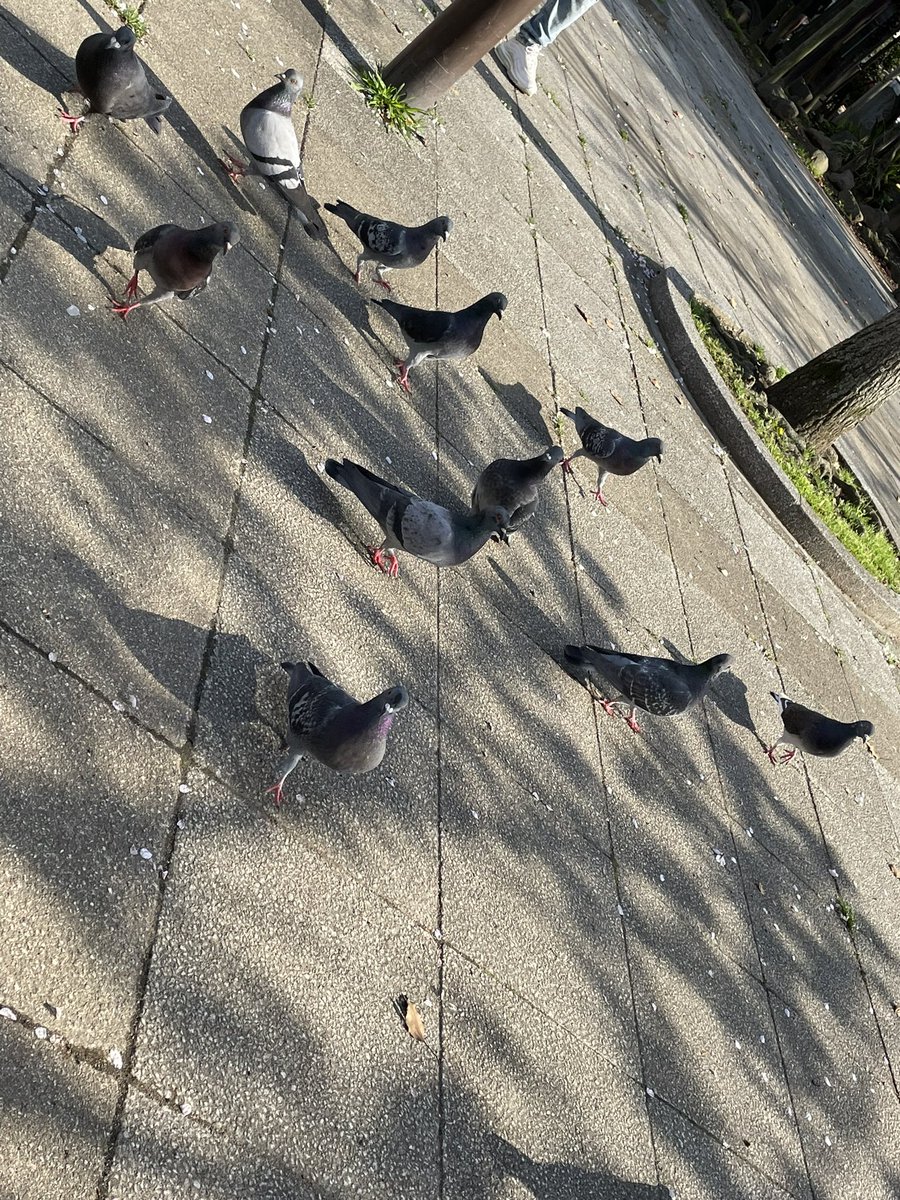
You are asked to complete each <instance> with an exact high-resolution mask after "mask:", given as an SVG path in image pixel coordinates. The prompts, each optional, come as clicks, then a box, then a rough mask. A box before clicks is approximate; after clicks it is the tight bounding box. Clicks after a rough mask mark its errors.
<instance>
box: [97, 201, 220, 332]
mask: <svg viewBox="0 0 900 1200" xmlns="http://www.w3.org/2000/svg"><path fill="white" fill-rule="evenodd" d="M237 240H238V231H237V226H236V225H233V224H232V223H231V221H217V222H216V224H215V225H201V226H200V228H199V229H183V228H182V227H181V226H180V225H157V226H156V228H155V229H150V230H148V231H147V232H146V233H142V234H141V236H140V237H139V238H138V240H137V241H136V242H135V243H134V274H133V275H132V277H131V278H130V279H129V281H128V286H127V287H126V289H125V297H126V298H125V299H124V300H123V301H122V302H121V303H120V304H114V305H113V312H115V313H118V314H119V316H120V317H121V318H122V320H123V321H124V320H125V318H126V317H127V316H128V314H129V313H130V312H132V311H133V310H134V309H136V308H142V307H143V306H144V305H145V304H162V302H163V301H165V300H171V299H172V297H173V296H177V297H178V299H179V300H187V299H189V298H190V297H191V296H196V294H197V293H198V292H202V291H203V289H204V288H205V287H206V285H207V283H208V282H209V276H210V272H211V271H212V265H213V260H214V259H215V257H216V255H217V254H218V253H219V252H220V251H221V252H222V254H227V253H228V251H229V250H230V249H231V247H232V246H233V245H235V243H236V242H237ZM141 271H146V272H147V274H148V275H149V276H150V277H151V278H152V280H153V282H154V283H155V284H156V287H155V288H154V290H153V291H152V292H151V293H150V295H149V296H145V298H144V299H143V300H135V298H134V297H135V296H136V295H137V289H138V275H140V273H141Z"/></svg>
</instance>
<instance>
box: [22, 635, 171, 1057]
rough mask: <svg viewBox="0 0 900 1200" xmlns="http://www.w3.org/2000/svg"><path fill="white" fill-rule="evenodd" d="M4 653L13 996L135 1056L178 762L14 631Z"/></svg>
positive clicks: (45, 1017)
mask: <svg viewBox="0 0 900 1200" xmlns="http://www.w3.org/2000/svg"><path fill="white" fill-rule="evenodd" d="M0 654H2V661H3V675H2V680H3V686H2V700H3V709H4V719H3V722H2V726H0V727H2V730H3V740H4V744H3V747H2V755H0V760H2V762H3V764H4V766H3V787H2V789H0V794H2V796H3V805H4V810H5V811H4V816H3V827H4V829H5V830H6V834H5V838H4V846H3V851H2V868H0V869H2V874H3V877H4V889H3V910H4V911H3V927H4V930H5V936H4V939H3V945H2V950H0V956H2V970H0V975H2V978H3V979H4V980H5V983H4V985H3V991H4V995H3V1003H4V1004H5V1005H8V1006H9V1007H10V1008H11V1009H12V1010H13V1011H14V1012H17V1013H22V1014H24V1015H26V1016H27V1017H29V1018H30V1019H31V1020H32V1021H33V1022H34V1023H37V1024H44V1025H46V1026H47V1028H48V1029H49V1030H50V1031H51V1032H53V1033H60V1034H62V1035H63V1036H64V1037H65V1038H66V1039H67V1041H69V1042H71V1043H73V1044H74V1045H76V1046H82V1047H90V1048H95V1049H97V1050H98V1051H100V1053H101V1054H102V1055H103V1056H104V1057H105V1056H106V1054H107V1053H108V1052H109V1051H111V1050H117V1051H118V1052H119V1053H120V1054H122V1055H125V1053H126V1052H127V1048H128V1043H129V1040H130V1036H131V1028H132V1023H133V1021H134V1016H135V1011H136V1007H137V1004H138V999H139V995H140V989H141V983H142V976H143V971H144V964H145V961H146V957H147V954H148V952H149V949H150V946H151V944H152V938H153V933H154V924H155V919H156V905H157V898H158V893H159V870H160V868H161V866H162V865H163V864H164V863H165V857H166V845H167V839H168V831H169V823H170V821H171V819H172V814H173V811H174V807H175V802H176V798H177V796H178V782H179V778H180V762H179V758H178V755H176V754H175V753H173V752H172V751H171V750H170V749H168V747H166V746H164V745H162V744H161V743H160V742H159V741H158V739H156V738H154V737H152V736H150V735H148V733H147V732H146V731H145V730H143V729H141V728H140V727H139V726H138V725H137V724H136V723H135V722H133V721H131V720H129V719H128V717H127V716H126V715H125V714H124V713H119V712H116V711H115V710H114V709H113V708H112V706H111V705H107V704H104V703H98V701H97V697H95V696H94V695H93V694H92V693H91V692H90V691H89V690H88V689H87V688H84V687H82V686H80V685H79V684H78V683H76V682H75V681H74V680H73V679H72V678H71V677H70V676H69V675H68V674H67V673H65V671H64V670H62V669H60V668H59V667H57V666H56V665H54V664H53V663H50V662H48V661H47V660H46V659H44V660H43V661H42V658H41V657H40V656H39V655H38V654H37V653H36V652H35V651H33V650H32V649H30V648H28V647H26V646H24V645H23V644H22V643H21V642H20V641H19V640H18V639H16V638H12V637H10V636H9V635H8V634H7V633H5V632H4V633H2V634H0ZM122 707H123V708H124V705H122ZM141 851H144V853H143V854H142V853H140V852H141ZM48 1005H50V1006H52V1008H53V1009H54V1010H55V1011H57V1016H56V1017H55V1018H53V1017H52V1016H51V1013H50V1010H49V1009H48V1008H47V1006H48Z"/></svg>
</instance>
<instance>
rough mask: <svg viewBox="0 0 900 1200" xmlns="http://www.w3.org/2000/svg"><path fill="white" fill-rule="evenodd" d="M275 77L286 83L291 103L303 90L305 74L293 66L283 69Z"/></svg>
mask: <svg viewBox="0 0 900 1200" xmlns="http://www.w3.org/2000/svg"><path fill="white" fill-rule="evenodd" d="M275 78H276V79H280V80H281V82H282V83H283V84H284V86H285V90H286V91H287V93H288V95H289V96H290V98H291V103H292V104H293V102H294V101H295V100H296V99H297V97H298V96H299V95H300V93H301V92H302V91H303V76H302V75H301V74H300V72H299V71H297V70H295V69H294V68H293V67H288V69H287V70H286V71H282V72H281V73H280V74H279V75H276V76H275Z"/></svg>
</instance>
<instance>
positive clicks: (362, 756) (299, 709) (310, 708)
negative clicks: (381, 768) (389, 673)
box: [266, 662, 409, 807]
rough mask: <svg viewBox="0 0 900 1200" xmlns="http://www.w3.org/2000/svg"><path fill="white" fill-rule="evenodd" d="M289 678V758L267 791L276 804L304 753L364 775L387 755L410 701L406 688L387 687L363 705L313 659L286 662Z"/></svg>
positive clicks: (342, 771) (334, 767)
mask: <svg viewBox="0 0 900 1200" xmlns="http://www.w3.org/2000/svg"><path fill="white" fill-rule="evenodd" d="M281 666H282V668H283V670H285V671H287V673H288V675H289V676H290V680H289V681H288V734H287V746H286V747H285V749H286V750H287V751H288V755H287V758H285V759H284V761H283V762H282V763H281V764H280V766H279V767H278V780H277V782H276V783H273V784H272V786H271V787H270V788H267V789H266V795H269V793H274V799H275V805H276V807H278V806H280V805H281V802H282V800H283V799H284V792H283V788H284V781H285V780H286V779H287V777H288V775H290V773H291V771H293V769H294V768H295V767H296V766H297V764H298V763H299V762H300V760H301V758H302V757H303V755H304V754H307V755H309V757H310V758H314V759H316V760H317V761H318V762H320V763H322V764H323V765H324V766H326V767H330V768H331V770H332V771H337V772H338V773H339V774H342V775H365V774H366V772H368V771H374V770H375V768H376V767H377V766H378V765H379V764H380V763H381V760H382V759H383V758H384V752H385V749H386V748H387V738H388V734H389V733H390V731H391V726H392V725H393V723H394V717H395V715H396V714H397V713H398V712H400V710H401V709H403V708H405V707H406V706H407V704H408V703H409V693H408V692H407V690H406V688H405V687H403V686H402V685H401V686H398V687H392V688H387V689H386V690H385V691H383V692H379V693H378V695H377V696H373V697H372V699H371V700H366V701H365V703H363V704H360V702H359V701H358V700H354V698H353V697H352V696H351V695H350V694H349V693H348V692H345V691H344V689H343V688H340V687H338V685H337V684H336V683H332V682H331V680H330V679H328V678H327V677H326V676H325V675H323V674H322V672H321V671H320V670H319V668H318V667H317V666H316V664H315V663H314V662H296V663H293V662H283V663H282V664H281Z"/></svg>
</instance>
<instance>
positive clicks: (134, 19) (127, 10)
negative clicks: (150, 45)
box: [104, 0, 150, 41]
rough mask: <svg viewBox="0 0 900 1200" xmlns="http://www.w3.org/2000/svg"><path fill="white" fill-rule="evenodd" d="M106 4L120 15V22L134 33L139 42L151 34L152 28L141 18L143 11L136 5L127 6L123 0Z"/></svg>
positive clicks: (108, 1) (105, 0) (107, 0)
mask: <svg viewBox="0 0 900 1200" xmlns="http://www.w3.org/2000/svg"><path fill="white" fill-rule="evenodd" d="M104 3H105V4H106V7H107V8H111V9H112V10H113V12H114V13H117V14H118V17H119V20H120V21H121V22H122V24H123V25H127V26H128V28H129V29H130V30H132V31H133V33H134V36H135V37H136V38H137V39H138V41H140V40H141V38H144V37H146V36H147V34H148V33H149V32H150V26H149V25H148V24H147V22H146V21H145V20H144V18H143V17H142V16H141V10H140V9H139V8H138V6H137V5H136V4H125V3H124V2H123V0H104Z"/></svg>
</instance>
